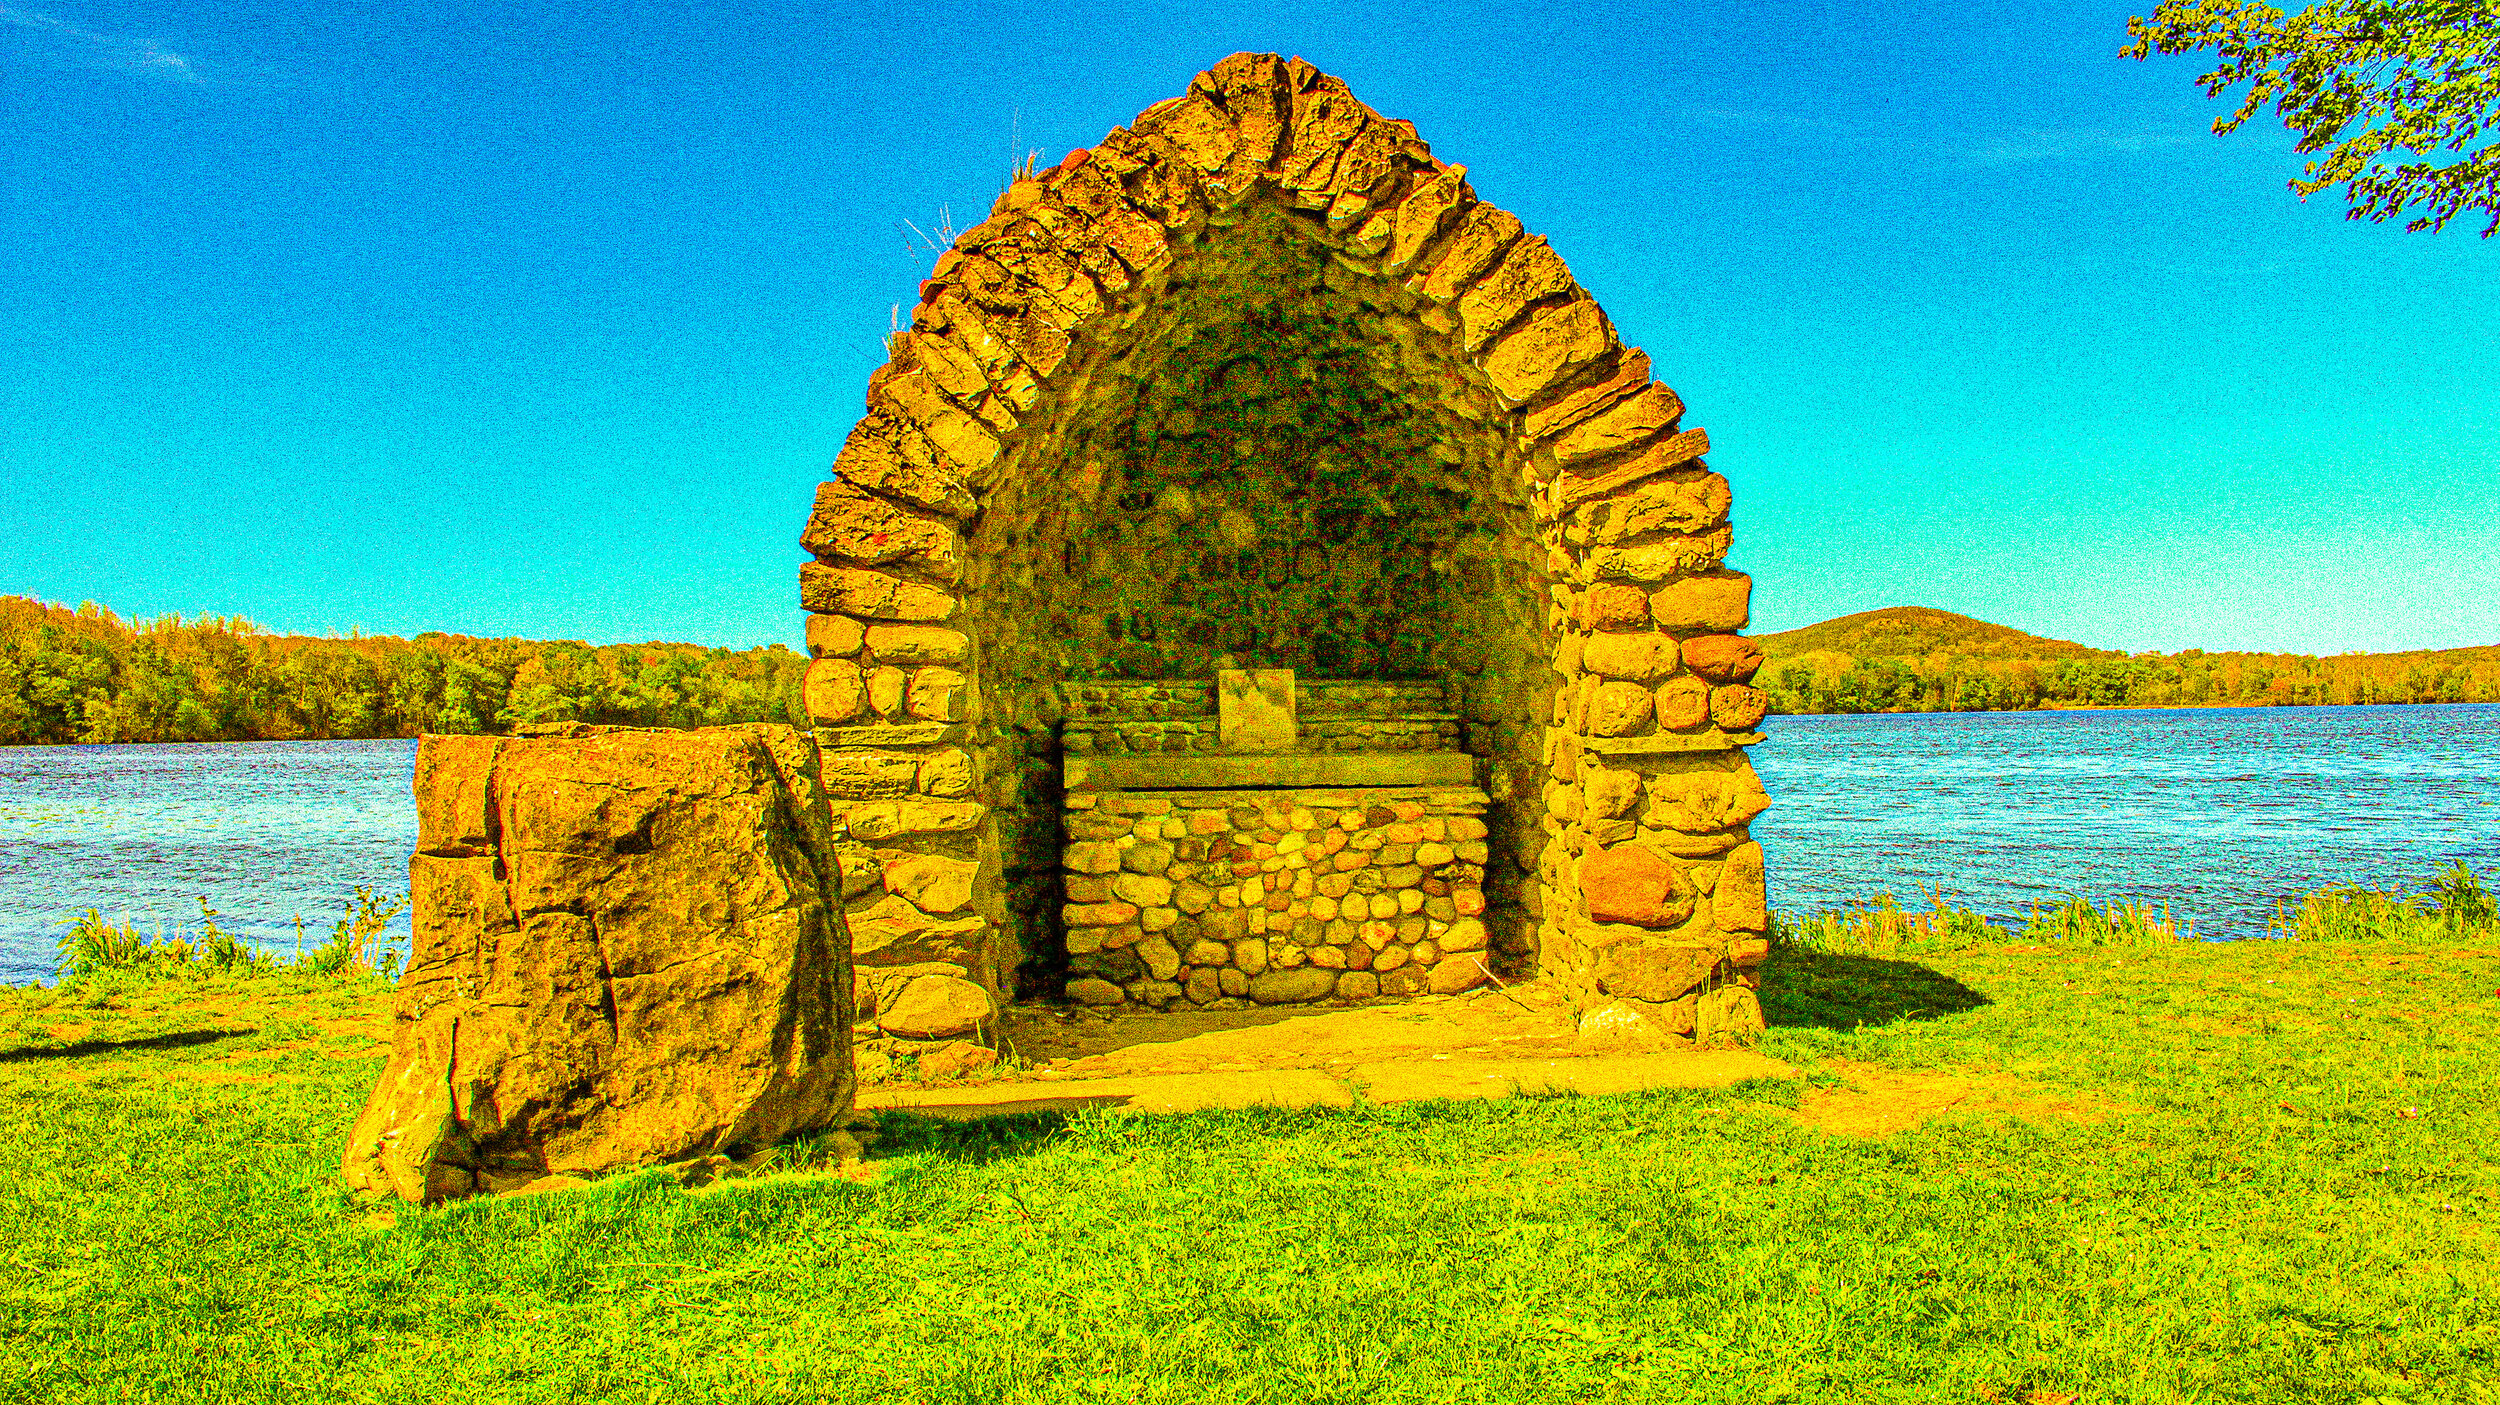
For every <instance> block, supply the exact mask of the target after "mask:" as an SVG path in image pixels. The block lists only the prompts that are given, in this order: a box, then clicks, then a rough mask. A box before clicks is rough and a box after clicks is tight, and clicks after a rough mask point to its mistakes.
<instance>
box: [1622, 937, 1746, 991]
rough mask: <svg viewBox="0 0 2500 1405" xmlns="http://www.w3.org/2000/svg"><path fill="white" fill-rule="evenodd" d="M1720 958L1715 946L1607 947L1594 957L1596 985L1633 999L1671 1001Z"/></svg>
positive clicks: (1640, 944) (1705, 975) (1696, 982)
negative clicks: (1602, 953) (1596, 957)
mask: <svg viewBox="0 0 2500 1405" xmlns="http://www.w3.org/2000/svg"><path fill="white" fill-rule="evenodd" d="M1719 957H1720V948H1719V947H1718V946H1716V945H1710V946H1674V945H1667V944H1664V943H1652V942H1638V943H1634V944H1632V945H1628V946H1617V947H1609V948H1607V950H1606V952H1605V954H1604V955H1602V956H1600V957H1598V959H1597V988H1598V989H1599V990H1601V991H1603V992H1605V993H1606V994H1608V995H1617V996H1622V997H1625V998H1627V999H1632V1000H1647V1001H1653V1002H1665V1001H1669V1000H1674V999H1676V998H1678V997H1680V996H1682V995H1683V994H1684V993H1685V992H1686V991H1688V990H1691V989H1692V988H1693V987H1694V986H1697V985H1699V984H1701V983H1702V981H1703V980H1705V979H1707V978H1708V977H1709V975H1710V972H1711V971H1712V970H1714V969H1716V968H1717V966H1718V964H1719Z"/></svg>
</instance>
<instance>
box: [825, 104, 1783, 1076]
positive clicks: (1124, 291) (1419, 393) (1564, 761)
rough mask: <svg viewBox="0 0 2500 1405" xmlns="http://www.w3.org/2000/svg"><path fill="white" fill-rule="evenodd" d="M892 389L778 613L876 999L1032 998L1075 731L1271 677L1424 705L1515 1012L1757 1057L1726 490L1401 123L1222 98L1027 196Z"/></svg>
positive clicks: (904, 339) (860, 439)
mask: <svg viewBox="0 0 2500 1405" xmlns="http://www.w3.org/2000/svg"><path fill="white" fill-rule="evenodd" d="M891 352H892V359H891V360H890V361H889V362H888V363H887V364H886V365H885V366H884V367H882V368H881V369H879V370H878V371H877V372H876V373H875V374H874V375H873V376H872V377H871V378H870V382H869V392H868V408H867V413H866V415H865V416H864V417H863V418H862V419H861V420H860V421H859V423H858V425H857V426H856V427H855V428H854V429H853V430H852V432H851V434H850V436H849V439H848V440H847V441H846V443H845V445H844V447H843V450H842V452H841V455H840V457H839V458H838V459H837V461H836V462H835V465H834V477H833V479H832V481H830V482H828V483H826V484H825V485H824V486H823V487H822V488H821V489H820V490H819V492H818V497H817V503H816V510H815V513H814V516H813V517H812V518H811V520H810V522H809V525H808V529H807V532H806V534H805V536H804V537H803V539H802V540H803V545H804V546H805V547H806V549H807V550H808V552H809V553H810V554H811V556H813V557H814V558H815V559H813V560H811V561H810V562H808V563H807V564H805V565H804V566H802V568H801V582H800V595H801V603H802V604H803V605H804V607H805V608H806V609H807V610H808V611H809V612H810V613H809V617H808V631H807V641H808V647H809V651H810V653H811V655H813V657H814V662H813V663H812V664H811V665H810V669H809V673H808V683H807V700H808V706H809V709H810V711H811V713H812V714H813V717H814V719H815V723H816V726H817V729H818V733H817V734H818V739H819V743H820V749H821V753H822V756H823V758H824V771H825V779H826V783H827V788H828V792H829V794H830V795H831V796H832V797H833V804H834V807H835V818H836V823H837V825H838V826H839V827H840V828H841V830H842V831H843V834H844V836H845V839H844V842H845V845H846V848H845V852H846V855H847V857H846V861H845V865H844V868H845V887H846V890H847V891H846V897H847V899H848V903H849V908H850V918H851V923H852V928H853V934H854V938H853V939H854V947H855V950H856V952H857V955H858V959H859V961H860V964H861V966H862V967H863V969H866V970H869V971H871V972H872V973H873V972H876V971H879V970H884V971H888V972H891V973H893V974H894V975H895V976H897V977H900V976H903V975H906V974H908V973H910V972H913V971H915V970H924V969H925V970H936V969H938V968H939V967H940V965H947V966H954V967H960V968H962V974H964V975H965V976H966V977H968V978H969V979H971V980H973V981H975V982H978V983H979V984H981V985H983V986H984V987H986V988H987V989H988V990H989V991H990V993H991V994H992V996H993V997H994V998H1007V997H1010V996H1012V995H1014V994H1015V993H1016V987H1017V981H1018V972H1019V970H1022V971H1023V972H1024V973H1025V980H1024V985H1025V993H1027V994H1033V993H1047V991H1046V990H1044V991H1039V992H1037V990H1036V980H1037V978H1039V980H1040V981H1041V983H1042V984H1043V985H1046V984H1047V980H1048V978H1049V976H1050V975H1051V974H1052V973H1053V972H1054V970H1056V969H1057V968H1056V967H1055V966H1054V964H1053V960H1052V956H1053V953H1054V951H1057V950H1059V949H1060V948H1059V946H1058V943H1059V942H1060V935H1059V927H1058V922H1059V917H1058V914H1059V903H1060V898H1061V894H1060V892H1059V887H1058V879H1059V870H1058V854H1059V844H1060V841H1061V831H1060V820H1061V813H1062V812H1061V806H1062V804H1063V796H1062V793H1061V781H1062V779H1063V776H1064V770H1063V767H1064V765H1065V761H1066V755H1067V753H1068V752H1069V751H1070V750H1071V749H1074V748H1076V747H1077V745H1078V736H1077V733H1076V732H1075V731H1071V730H1070V727H1071V722H1070V717H1071V713H1070V703H1069V699H1070V698H1071V697H1072V696H1075V695H1076V694H1077V693H1082V692H1083V685H1087V684H1089V683H1094V682H1099V683H1104V684H1121V685H1127V686H1130V687H1132V688H1134V687H1136V686H1139V685H1141V684H1142V683H1144V682H1146V681H1150V680H1174V679H1182V680H1185V679H1193V678H1195V679H1205V678H1207V677H1208V675H1209V674H1210V672H1211V670H1213V669H1215V668H1265V667H1275V668H1293V669H1296V670H1297V671H1299V672H1302V673H1303V674H1304V675H1305V676H1310V675H1313V674H1316V675H1318V676H1321V677H1325V678H1336V679H1351V680H1358V681H1361V682H1364V683H1367V684H1376V685H1378V686H1379V687H1380V688H1383V689H1395V688H1398V687H1424V688H1429V687H1433V686H1438V687H1439V688H1440V689H1441V690H1442V692H1441V693H1440V696H1442V697H1444V698H1446V699H1447V700H1448V705H1449V709H1450V712H1451V713H1452V714H1454V717H1453V718H1452V720H1451V721H1450V722H1449V723H1448V724H1446V725H1447V726H1448V729H1449V730H1450V731H1452V732H1454V733H1456V734H1457V735H1458V738H1459V739H1461V740H1463V745H1464V748H1465V750H1466V751H1467V752H1468V753H1470V754H1472V755H1473V756H1474V757H1476V758H1477V761H1476V766H1475V770H1476V779H1477V781H1478V783H1479V784H1481V785H1482V786H1483V788H1484V792H1485V795H1486V796H1487V797H1488V798H1489V800H1490V802H1491V805H1490V810H1489V813H1488V814H1487V817H1486V818H1487V821H1488V823H1489V824H1490V831H1491V832H1490V834H1489V835H1488V836H1486V837H1485V839H1484V840H1483V843H1484V849H1483V851H1482V852H1481V853H1480V854H1478V855H1477V857H1480V858H1482V859H1483V860H1484V862H1483V864H1482V865H1481V867H1482V868H1483V870H1484V871H1483V874H1482V878H1481V884H1482V896H1483V899H1484V901H1486V902H1487V903H1488V904H1489V908H1488V910H1487V912H1486V913H1485V919H1484V920H1485V923H1486V925H1487V926H1488V927H1489V928H1490V929H1491V941H1492V948H1493V950H1494V951H1495V952H1496V953H1498V961H1497V964H1495V966H1494V968H1493V969H1494V971H1495V972H1496V973H1497V974H1499V975H1500V976H1501V977H1502V978H1503V979H1511V978H1514V977H1520V976H1529V975H1536V976H1542V977H1546V978H1549V979H1551V980H1553V981H1554V982H1555V983H1557V984H1558V985H1559V986H1560V988H1561V989H1562V990H1563V991H1565V992H1566V993H1567V994H1568V996H1569V997H1570V998H1571V999H1572V1001H1573V1002H1575V1004H1576V1005H1578V1006H1579V1007H1581V1008H1583V1009H1588V1008H1593V1007H1595V1006H1598V1005H1601V1004H1615V1005H1619V1006H1620V1007H1621V1011H1622V1013H1623V1016H1624V1017H1639V1018H1645V1019H1652V1020H1655V1021H1658V1022H1660V1023H1662V1024H1663V1025H1664V1026H1665V1027H1666V1028H1668V1029H1669V1030H1672V1031H1674V1032H1679V1033H1681V1032H1689V1031H1692V1030H1693V1029H1694V1027H1695V1022H1696V1021H1697V1020H1698V1021H1699V1022H1700V1023H1701V1024H1702V1025H1703V1026H1705V1027H1733V1026H1741V1025H1743V1024H1745V1023H1746V1022H1748V1021H1749V1020H1753V1019H1757V1018H1758V1015H1757V1014H1756V1013H1755V1008H1754V1003H1753V999H1752V996H1751V993H1750V991H1751V987H1752V985H1753V982H1754V971H1755V968H1756V966H1757V965H1758V963H1759V961H1760V959H1761V957H1762V955H1763V952H1764V950H1765V944H1764V942H1763V941H1762V935H1763V932H1764V921H1765V917H1764V911H1763V889H1762V860H1761V850H1760V848H1759V847H1758V846H1757V845H1754V844H1752V843H1751V842H1750V841H1749V839H1748V836H1747V833H1746V828H1745V827H1746V824H1747V822H1748V821H1749V820H1750V819H1751V818H1752V817H1753V816H1754V815H1755V814H1756V813H1758V812H1759V811H1760V810H1761V809H1762V808H1763V807H1764V805H1766V804H1767V803H1768V802H1767V800H1766V799H1765V797H1764V796H1763V794H1762V791H1761V787H1760V785H1759V783H1758V782H1757V781H1756V780H1755V778H1754V775H1753V772H1752V769H1751V767H1750V766H1749V765H1748V764H1747V762H1746V760H1745V757H1744V754H1743V751H1742V749H1741V748H1742V747H1743V746H1745V745H1747V744H1749V743H1751V742H1753V741H1756V740H1759V736H1758V734H1757V733H1755V732H1754V731H1753V728H1754V727H1755V726H1756V725H1757V724H1758V723H1759V722H1760V720H1761V718H1762V715H1763V703H1764V700H1763V697H1762V695H1761V694H1760V693H1758V692H1757V691H1755V690H1754V689H1753V688H1751V687H1750V686H1748V680H1749V679H1750V677H1751V675H1752V670H1753V668H1754V666H1756V665H1757V664H1758V663H1759V654H1758V652H1757V651H1755V650H1754V649H1753V647H1752V646H1751V645H1750V644H1748V643H1747V642H1745V641H1744V640H1742V639H1741V638H1739V637H1737V632H1738V631H1740V630H1741V629H1742V628H1743V627H1744V625H1745V623H1746V609H1747V598H1748V591H1749V588H1750V582H1749V581H1748V579H1747V578H1746V577H1745V576H1743V575H1741V574H1739V573H1736V572H1732V571H1729V570H1727V569H1725V566H1724V562H1725V558H1726V555H1727V552H1728V549H1729V545H1730V541H1731V528H1730V525H1729V521H1728V516H1727V512H1728V505H1729V494H1728V489H1727V485H1726V482H1725V480H1724V479H1722V478H1721V477H1720V476H1719V475H1717V474H1715V473H1713V472H1711V471H1710V470H1709V468H1708V467H1707V466H1706V465H1705V464H1704V462H1703V460H1702V456H1703V454H1704V453H1705V452H1706V451H1707V449H1708V440H1707V437H1706V436H1705V435H1704V433H1703V432H1702V431H1701V430H1699V429H1686V428H1684V427H1683V426H1682V425H1681V418H1682V415H1683V405H1682V403H1681V402H1680V401H1679V400H1678V399H1677V397H1676V395H1675V393H1674V392H1673V391H1671V390H1669V389H1668V388H1667V387H1666V386H1664V385H1662V384H1658V383H1657V382H1655V381H1653V380H1652V379H1651V378H1650V367H1649V360H1648V358H1647V357H1646V356H1645V355H1643V354H1642V353H1641V352H1640V351H1639V350H1637V349H1627V348H1625V347H1623V346H1622V345H1621V344H1620V342H1619V341H1618V339H1617V337H1616V335H1615V332H1614V329H1613V327H1612V325H1611V323H1609V321H1608V320H1607V318H1606V316H1605V314H1604V312H1603V311H1602V310H1600V309H1599V307H1598V306H1597V304H1596V302H1595V301H1594V300H1593V299H1592V298H1590V296H1589V295H1588V293H1587V292H1586V291H1585V290H1583V289H1582V288H1581V287H1580V286H1579V285H1578V283H1577V282H1576V281H1575V280H1574V279H1573V278H1572V276H1571V274H1570V271H1569V269H1568V268H1567V267H1566V266H1565V265H1564V263H1563V261H1562V259H1561V258H1560V257H1559V256H1558V255H1557V254H1555V252H1554V251H1553V250H1552V249H1551V248H1550V247H1549V246H1548V245H1547V244H1546V242H1545V241H1544V240H1543V239H1542V238H1540V237H1537V236H1534V235H1531V234H1529V233H1527V232H1526V231H1525V230H1524V229H1523V228H1522V227H1521V225H1520V222H1519V220H1518V219H1517V218H1516V217H1515V216H1513V215H1511V214H1509V213H1507V212H1505V211H1502V210H1499V209H1496V208H1494V207H1493V206H1491V205H1487V204H1484V203H1482V202H1480V201H1478V200H1477V199H1476V198H1475V195H1474V192H1473V191H1472V190H1471V189H1470V187H1469V186H1468V184H1467V180H1466V168H1465V167H1463V166H1453V165H1446V164H1444V163H1442V162H1441V161H1439V160H1436V159H1435V158H1434V157H1433V156H1432V154H1431V152H1430V150H1429V149H1428V148H1427V147H1426V146H1425V144H1424V143H1423V142H1422V141H1421V140H1420V139H1419V138H1418V137H1417V136H1416V134H1415V131H1414V129H1413V127H1412V126H1411V125H1409V124H1408V123H1405V122H1402V121H1391V120H1387V119H1384V118H1382V117H1380V116H1379V115H1378V114H1376V113H1374V112H1373V111H1371V110H1370V109H1369V108H1367V107H1365V106H1364V105H1363V104H1362V103H1360V102H1358V101H1356V100H1355V98H1354V97H1353V96H1352V94H1351V93H1349V92H1348V91H1347V89H1346V86H1345V85H1344V84H1343V83H1342V82H1340V81H1339V80H1337V79H1335V78H1333V77H1330V76H1328V75H1326V74H1323V73H1320V72H1319V71H1318V70H1316V69H1315V68H1313V67H1312V66H1311V65H1310V64H1307V63H1305V62H1303V61H1301V60H1300V59H1292V60H1287V59H1282V58H1278V57H1277V56H1275V55H1272V54H1236V55H1234V56H1232V57H1231V58H1228V59H1225V60H1224V61H1223V62H1221V63H1219V64H1217V65H1215V67H1214V68H1212V69H1211V70H1209V71H1208V72H1206V73H1203V74H1201V75H1199V76H1198V77H1197V79H1196V80H1195V81H1193V82H1192V83H1191V85H1190V87H1189V90H1188V91H1187V92H1186V93H1184V94H1183V95H1182V96H1180V97H1177V98H1173V99H1171V100H1168V101H1166V102H1162V103H1158V104H1156V105H1155V106H1153V107H1151V108H1148V109H1147V110H1146V111H1145V112H1143V113H1141V114H1139V116H1138V117H1137V118H1136V120H1135V121H1133V122H1132V123H1131V124H1130V125H1129V126H1127V127H1125V128H1119V129H1115V130H1113V131H1112V132H1111V133H1110V134H1109V135H1107V136H1106V137H1104V138H1103V140H1102V141H1101V142H1100V143H1098V144H1097V145H1096V146H1094V147H1093V148H1091V149H1090V150H1080V151H1075V152H1071V153H1070V154H1069V155H1068V156H1067V158H1065V159H1064V160H1062V161H1061V162H1060V163H1059V165H1057V166H1055V167H1053V168H1051V169H1050V170H1048V171H1044V172H1041V173H1038V174H1036V175H1034V176H1031V177H1029V178H1026V179H1020V180H1018V181H1016V182H1015V184H1014V185H1013V186H1012V187H1011V188H1010V189H1009V190H1008V191H1007V192H1006V193H1005V194H1004V195H1003V196H1001V197H1000V199H999V200H998V202H997V204H996V206H995V207H994V208H993V210H992V213H991V216H990V218H989V219H988V220H986V221H985V222H983V223H982V224H981V225H979V226H978V227H976V228H974V229H971V230H968V231H966V232H965V233H964V234H963V235H962V236H961V237H960V238H959V239H958V240H957V241H956V243H955V245H954V247H953V248H952V249H950V250H949V251H948V252H947V253H946V254H944V255H943V256H942V257H941V258H940V259H939V261H938V264H937V267H936V269H935V271H934V273H933V275H932V276H931V277H930V278H929V279H928V280H927V281H926V282H924V283H923V284H922V286H921V290H920V300H919V303H918V306H917V308H916V309H915V311H914V313H913V316H912V321H911V326H910V327H909V329H907V330H905V331H903V332H901V333H898V334H897V335H896V336H895V337H894V338H893V340H892V344H891ZM1071 689H1074V690H1075V692H1074V693H1072V692H1071ZM1155 696H1157V697H1160V696H1161V695H1155ZM1182 701H1183V702H1184V703H1186V702H1187V699H1183V700H1182ZM1169 702H1170V700H1169V699H1165V703H1169ZM1157 705H1163V704H1157ZM1171 705H1176V706H1177V705H1180V704H1171ZM1193 705H1194V704H1193ZM1141 715H1142V714H1141ZM1436 725H1438V724H1436ZM1132 730H1135V729H1132ZM1182 730H1187V729H1186V728H1183V729H1182ZM1143 731H1144V732H1146V733H1152V732H1153V731H1154V729H1153V727H1151V726H1148V727H1145V728H1144V729H1143ZM1132 740H1134V738H1132ZM1143 744H1145V745H1160V744H1161V743H1158V742H1152V741H1149V742H1146V743H1143ZM1174 823H1175V824H1177V823H1178V822H1177V821H1174Z"/></svg>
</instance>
